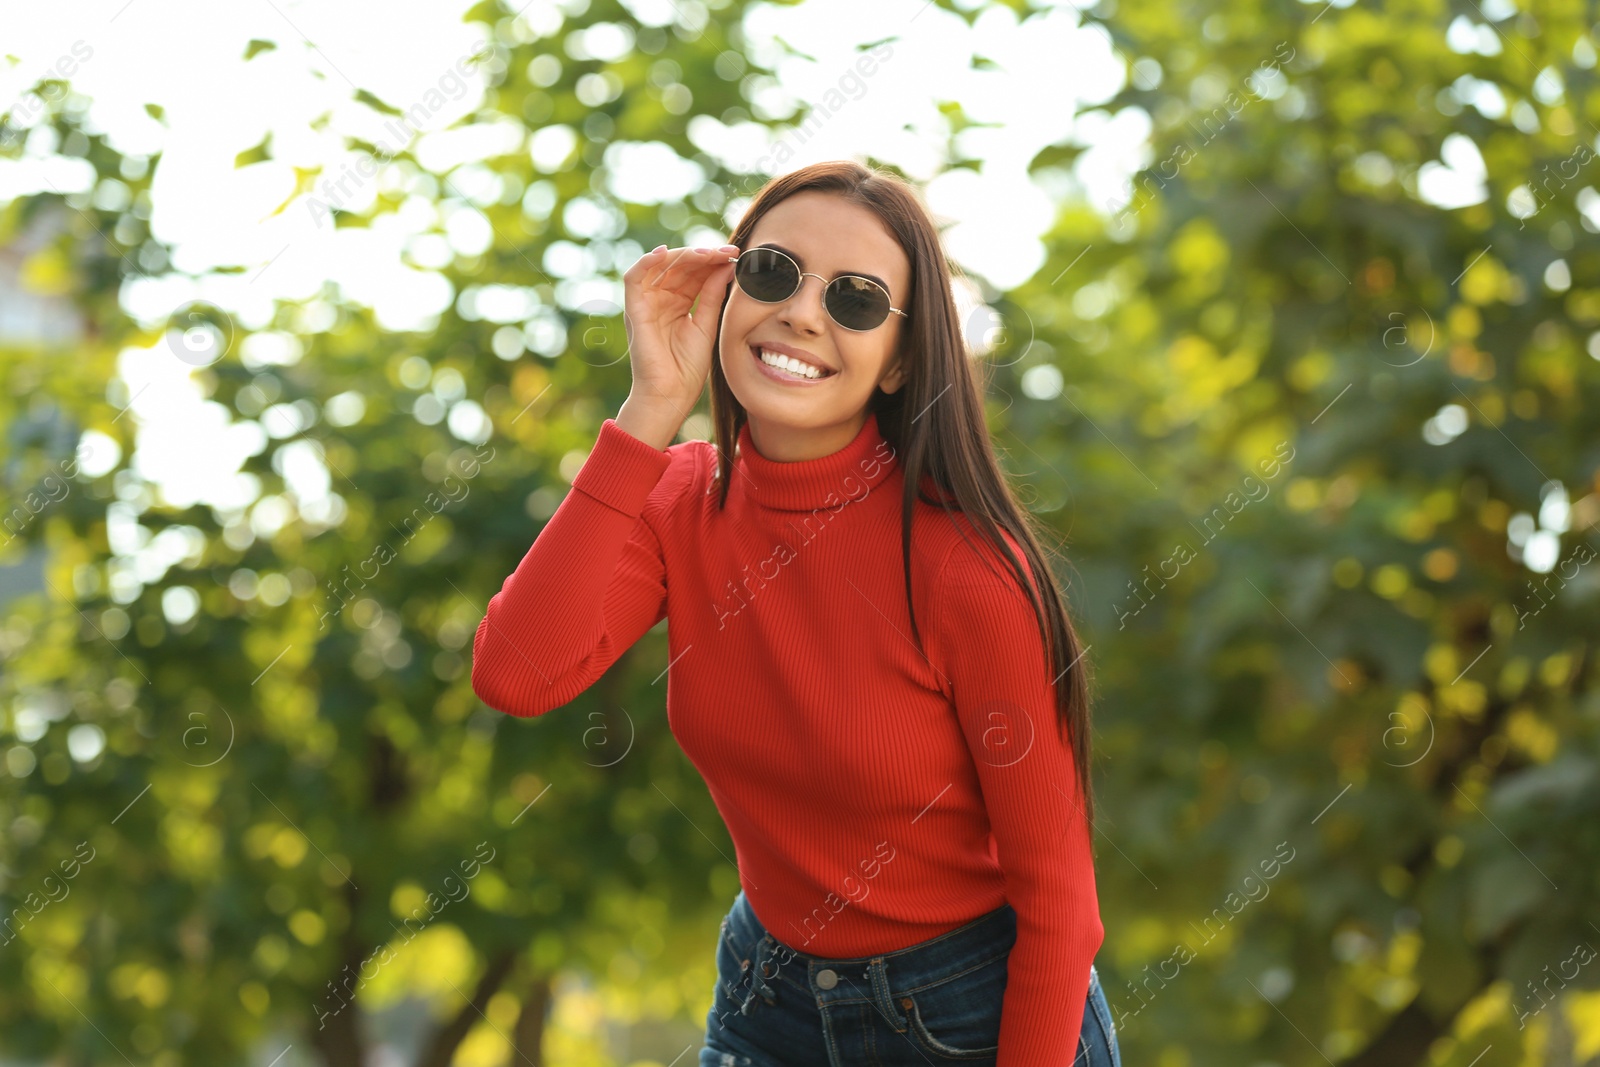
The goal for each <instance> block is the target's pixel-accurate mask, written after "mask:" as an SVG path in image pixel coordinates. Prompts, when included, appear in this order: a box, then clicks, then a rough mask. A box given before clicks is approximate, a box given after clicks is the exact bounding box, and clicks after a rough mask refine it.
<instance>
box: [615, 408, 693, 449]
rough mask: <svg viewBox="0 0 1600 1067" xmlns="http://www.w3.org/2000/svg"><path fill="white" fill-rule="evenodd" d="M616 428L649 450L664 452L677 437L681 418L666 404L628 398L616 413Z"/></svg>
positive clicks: (681, 423) (681, 421) (681, 422)
mask: <svg viewBox="0 0 1600 1067" xmlns="http://www.w3.org/2000/svg"><path fill="white" fill-rule="evenodd" d="M615 421H616V424H617V428H618V429H620V430H622V431H624V432H626V433H627V434H628V435H629V436H630V437H633V438H636V439H638V440H640V441H643V442H644V443H645V444H647V445H649V446H650V447H651V448H655V449H659V450H662V451H665V450H666V448H667V446H668V445H670V444H672V440H673V438H675V437H676V436H677V435H678V429H679V427H681V426H682V425H683V418H682V417H681V416H680V415H679V414H678V412H676V411H674V410H673V409H672V408H671V407H669V406H668V405H666V404H662V403H659V402H650V401H641V400H639V399H637V398H636V397H633V396H630V397H628V399H627V400H625V401H623V404H622V407H621V408H620V409H619V410H618V411H617V417H616V420H615Z"/></svg>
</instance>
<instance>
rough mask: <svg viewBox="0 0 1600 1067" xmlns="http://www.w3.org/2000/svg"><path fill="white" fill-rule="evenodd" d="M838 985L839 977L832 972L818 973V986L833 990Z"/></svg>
mask: <svg viewBox="0 0 1600 1067" xmlns="http://www.w3.org/2000/svg"><path fill="white" fill-rule="evenodd" d="M838 984H839V976H838V975H837V974H835V973H834V972H833V971H832V970H826V969H825V970H821V971H818V972H817V985H819V986H821V987H822V988H823V989H832V988H833V987H834V986H836V985H838Z"/></svg>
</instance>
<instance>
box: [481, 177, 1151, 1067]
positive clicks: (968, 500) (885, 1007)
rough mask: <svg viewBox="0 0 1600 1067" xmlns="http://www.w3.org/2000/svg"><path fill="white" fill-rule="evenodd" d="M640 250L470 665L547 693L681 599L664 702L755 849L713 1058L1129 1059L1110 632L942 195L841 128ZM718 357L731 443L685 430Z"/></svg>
mask: <svg viewBox="0 0 1600 1067" xmlns="http://www.w3.org/2000/svg"><path fill="white" fill-rule="evenodd" d="M623 280H624V284H625V292H626V297H625V299H626V315H625V322H626V326H627V333H628V341H629V345H630V350H631V356H632V367H633V387H632V390H631V392H630V393H629V396H628V399H627V400H626V402H624V404H623V405H622V408H621V409H620V411H619V412H618V414H617V416H616V418H615V419H607V420H606V421H605V422H604V424H603V425H602V427H601V430H600V433H599V437H598V440H597V441H596V443H595V447H594V449H593V451H592V452H591V453H590V455H589V457H588V459H587V460H586V461H585V463H584V465H583V467H582V468H581V470H580V471H579V472H578V474H577V475H576V477H575V478H574V479H573V489H574V490H576V492H572V493H568V494H567V496H566V498H565V499H564V500H563V502H562V504H561V506H560V507H559V508H558V509H557V510H556V513H555V514H554V515H553V516H552V517H551V519H550V521H549V522H548V523H547V524H546V526H545V528H544V529H543V530H542V531H541V532H540V534H539V536H538V538H537V539H536V540H535V542H534V544H533V546H532V547H531V548H530V549H529V550H528V553H527V555H526V556H525V557H524V558H523V560H522V562H521V563H520V564H519V565H518V567H517V569H516V571H515V572H514V573H513V574H512V575H511V576H510V577H509V578H508V579H507V580H506V582H505V584H504V586H503V587H502V589H501V590H500V592H499V593H497V594H496V595H495V596H494V598H493V599H492V600H491V601H490V603H489V607H488V612H487V614H486V616H485V618H484V620H483V622H482V623H481V624H480V625H479V627H478V632H477V637H476V640H475V642H474V657H473V669H472V683H473V688H474V690H475V691H476V692H477V693H478V695H479V696H480V697H481V698H482V699H483V700H484V702H485V703H487V704H488V705H490V706H491V707H494V708H498V709H500V710H502V711H505V712H507V713H509V714H512V715H540V714H543V713H544V712H546V711H549V710H551V709H552V708H556V707H560V706H561V705H563V704H565V703H567V702H568V701H570V700H572V699H573V698H574V697H576V696H577V695H578V694H579V693H581V692H583V690H584V689H586V688H587V687H588V686H589V685H590V684H591V683H593V682H594V681H595V680H596V679H597V678H599V676H600V675H601V674H602V673H603V672H604V671H605V670H606V668H608V667H609V666H610V665H611V664H612V663H613V662H615V660H616V658H617V657H618V656H619V655H620V654H621V653H622V652H623V651H624V650H625V649H627V648H628V647H629V646H631V645H632V644H633V643H634V641H636V640H637V639H638V638H639V637H640V635H642V634H643V633H644V632H645V631H646V630H647V629H649V628H650V627H651V626H653V625H655V624H656V623H657V622H659V621H660V620H661V619H663V618H666V619H669V620H670V625H669V628H668V637H669V664H670V668H669V679H668V688H667V700H666V703H667V718H668V722H669V724H670V726H671V729H672V731H673V734H674V736H675V737H676V739H677V740H678V742H679V744H680V745H681V746H682V748H683V750H684V752H685V753H686V754H687V755H688V757H689V758H690V760H692V761H693V762H694V764H695V766H696V767H697V768H698V769H699V770H700V772H701V774H702V775H703V776H704V778H705V780H706V783H707V785H708V787H709V788H710V791H711V795H712V798H713V799H714V801H715V802H716V804H717V807H718V810H719V811H720V812H721V814H722V817H723V819H724V821H725V822H726V823H727V826H728V830H729V833H730V835H731V836H732V838H733V842H734V846H735V848H736V850H737V853H738V857H737V858H738V866H739V878H740V884H741V891H740V892H739V894H738V895H737V897H736V898H735V899H734V901H733V905H732V908H731V910H730V911H729V913H728V915H727V917H726V919H725V920H724V921H723V924H722V931H721V936H720V940H719V943H718V949H717V964H718V969H719V976H718V982H717V990H716V999H715V1001H714V1003H713V1004H712V1007H711V1010H710V1012H709V1013H708V1015H707V1020H706V1037H705V1047H704V1049H703V1050H702V1051H701V1053H700V1063H701V1064H702V1065H705V1067H711V1065H733V1064H747V1065H752V1067H762V1065H778V1064H796V1065H800V1064H804V1065H813V1064H831V1065H834V1067H844V1065H847V1064H859V1063H878V1064H885V1065H889V1064H902V1063H904V1064H926V1063H947V1062H963V1063H971V1064H978V1063H991V1064H996V1065H998V1067H1022V1065H1024V1064H1027V1065H1030V1067H1031V1065H1034V1064H1050V1065H1067V1064H1076V1065H1077V1067H1104V1065H1108V1064H1119V1063H1120V1060H1119V1058H1118V1051H1117V1044H1116V1036H1115V1032H1114V1027H1113V1024H1112V1020H1111V1013H1110V1010H1109V1007H1108V1006H1107V1004H1106V1000H1105V995H1104V993H1103V992H1102V991H1101V989H1100V985H1099V980H1098V976H1097V974H1096V972H1095V970H1094V966H1093V961H1094V956H1095V952H1096V950H1097V949H1098V948H1099V946H1100V944H1101V941H1102V939H1103V935H1104V930H1103V927H1102V925H1101V922H1100V917H1099V908H1098V900H1097V897H1096V891H1095V883H1094V869H1093V860H1092V856H1091V852H1090V834H1091V831H1092V827H1093V821H1092V820H1093V812H1094V809H1093V802H1092V797H1091V794H1090V790H1089V773H1088V771H1089V711H1088V704H1089V698H1088V684H1087V680H1086V678H1085V673H1084V672H1085V668H1084V665H1083V664H1081V663H1080V662H1079V661H1078V660H1079V654H1080V649H1079V645H1078V639H1077V636H1076V634H1075V633H1074V631H1073V629H1072V626H1071V623H1070V622H1069V620H1068V618H1067V616H1066V613H1065V610H1064V608H1063V601H1062V597H1061V595H1060V593H1059V591H1058V590H1057V589H1056V586H1055V582H1054V579H1053V577H1052V576H1051V573H1050V570H1049V567H1048V566H1047V564H1046V562H1045V560H1044V557H1043V554H1042V552H1041V550H1040V548H1039V544H1038V541H1037V539H1036V537H1035V536H1034V534H1033V533H1032V531H1031V530H1030V528H1029V525H1028V521H1027V517H1026V513H1025V512H1024V511H1023V510H1022V509H1021V508H1019V507H1018V506H1017V504H1016V502H1015V501H1014V499H1013V498H1012V495H1011V493H1010V491H1009V489H1008V487H1007V485H1006V482H1005V480H1004V478H1003V476H1002V475H1001V472H1000V470H999V467H998V465H997V464H996V462H995V459H994V454H993V449H992V446H991V444H990V441H989V438H988V432H987V428H986V426H985V423H984V420H983V406H982V395H981V390H980V387H979V385H978V383H977V382H976V380H975V379H974V377H973V373H972V371H971V369H970V365H969V362H968V357H967V355H966V353H965V350H964V347H963V343H962V338H961V333H960V324H959V322H958V321H957V316H956V310H955V306H954V303H953V300H952V295H951V276H950V271H949V268H948V267H947V265H946V261H945V257H944V255H943V253H942V250H941V247H940V243H939V237H938V232H937V230H936V229H935V227H934V225H933V223H932V221H931V220H930V217H929V214H928V212H927V210H926V208H925V207H924V206H923V204H922V201H921V199H920V198H919V197H918V195H917V194H916V192H915V190H914V189H913V188H912V187H911V186H909V185H908V184H907V183H905V182H903V181H902V180H900V179H898V178H897V177H895V176H894V175H893V174H890V173H888V172H884V171H879V170H875V169H868V168H866V167H863V166H860V165H858V164H855V163H851V162H830V163H822V164H817V165H814V166H811V167H806V168H803V169H801V170H798V171H795V172H792V173H790V174H786V175H783V176H781V177H779V178H776V179H773V180H772V181H771V182H769V183H768V184H767V185H766V186H765V187H764V188H763V189H762V190H761V192H760V193H759V194H758V195H757V196H756V197H755V198H754V200H753V201H752V203H751V204H750V206H749V208H748V210H747V211H746V213H745V215H744V217H743V219H742V220H741V222H740V223H739V226H738V228H737V229H736V230H735V231H734V233H733V236H732V241H731V243H730V244H727V245H724V246H722V247H721V248H720V249H709V248H677V249H670V250H669V249H667V248H666V246H664V245H663V246H661V247H659V248H656V249H655V250H653V251H651V252H650V253H648V254H647V255H645V256H643V257H641V258H640V260H639V261H638V262H637V263H635V264H634V265H633V266H632V267H631V268H630V269H629V270H628V271H627V273H626V274H625V275H624V276H623ZM695 309H698V310H695ZM708 374H709V376H710V379H711V405H712V415H713V419H714V422H715V427H716V437H717V442H718V443H719V444H714V443H712V442H707V441H685V442H682V443H678V444H673V443H672V442H673V441H674V439H675V438H676V436H677V434H678V431H679V429H680V428H681V426H682V424H683V420H684V419H685V418H686V417H687V416H688V414H689V412H690V411H691V409H692V408H693V407H694V406H695V404H696V403H697V402H698V400H699V397H700V393H701V391H702V390H703V388H704V385H705V381H706V378H707V376H708ZM720 445H729V446H730V447H720ZM912 486H917V487H918V491H916V492H913V491H912V488H911V487H912ZM1034 575H1044V576H1045V578H1046V580H1045V581H1044V582H1042V583H1039V584H1037V585H1036V584H1035V582H1034V580H1033V576H1034ZM758 915H759V916H760V917H759V918H757V916H758Z"/></svg>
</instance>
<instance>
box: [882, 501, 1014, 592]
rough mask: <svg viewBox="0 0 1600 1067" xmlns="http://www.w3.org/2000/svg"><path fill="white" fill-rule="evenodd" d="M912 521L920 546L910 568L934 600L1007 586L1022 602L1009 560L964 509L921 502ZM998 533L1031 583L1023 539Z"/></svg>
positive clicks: (1000, 530)
mask: <svg viewBox="0 0 1600 1067" xmlns="http://www.w3.org/2000/svg"><path fill="white" fill-rule="evenodd" d="M912 524H913V525H912V531H913V533H912V539H913V541H914V542H920V544H921V545H922V551H921V552H920V553H919V554H918V556H919V560H920V565H917V566H915V567H914V571H915V572H919V573H920V577H921V580H922V583H923V584H924V585H925V586H926V587H927V589H928V590H929V591H930V592H931V593H932V594H933V599H934V601H935V602H938V601H940V600H941V599H944V600H948V599H950V597H949V596H943V597H941V595H940V594H950V593H968V592H978V593H995V592H1005V591H1008V590H1009V591H1011V592H1013V593H1015V594H1016V595H1017V596H1018V597H1020V598H1022V599H1023V600H1024V601H1026V599H1027V595H1026V593H1024V592H1023V590H1022V589H1021V587H1019V586H1018V584H1017V580H1016V576H1015V574H1014V573H1013V572H1012V569H1011V564H1010V563H1009V562H1008V561H1007V560H1006V558H1005V556H1004V554H1002V553H1001V552H1000V551H999V550H998V549H997V548H996V547H995V546H994V544H992V543H991V542H990V540H989V538H988V537H986V536H985V535H984V534H983V531H982V530H980V529H979V527H978V524H977V523H976V522H974V521H973V520H972V519H971V518H970V517H969V516H967V515H966V514H965V513H963V512H959V511H954V512H946V511H944V509H942V508H940V507H937V506H935V505H932V504H927V503H924V502H923V501H921V500H919V501H917V505H916V510H915V511H914V512H913V518H912ZM999 532H1000V536H1001V538H1002V540H1004V541H1005V543H1006V545H1007V546H1008V547H1009V548H1010V549H1011V552H1012V554H1013V555H1014V556H1015V557H1016V558H1017V561H1018V562H1019V563H1020V564H1021V565H1022V570H1023V573H1024V574H1027V575H1028V577H1029V580H1030V581H1031V580H1032V579H1033V568H1032V567H1031V566H1030V565H1029V563H1028V557H1027V555H1026V554H1024V552H1023V550H1022V544H1021V542H1019V541H1018V540H1017V538H1016V537H1014V536H1013V535H1012V534H1011V533H1010V531H1008V530H1006V529H1005V528H1004V527H1000V528H999Z"/></svg>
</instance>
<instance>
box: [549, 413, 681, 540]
mask: <svg viewBox="0 0 1600 1067" xmlns="http://www.w3.org/2000/svg"><path fill="white" fill-rule="evenodd" d="M671 463H672V456H671V455H670V454H668V453H667V452H666V451H665V450H664V449H659V448H654V447H652V446H651V445H649V444H646V443H645V442H644V441H641V440H639V439H638V438H637V437H635V436H633V435H632V434H630V433H629V432H628V431H626V430H624V429H623V428H622V427H620V426H618V425H617V420H616V419H607V420H606V421H605V422H604V423H602V424H601V426H600V434H599V436H598V437H597V438H596V439H595V443H594V449H593V450H592V451H591V452H590V453H589V458H588V459H586V460H584V462H583V467H582V468H581V469H580V470H579V471H578V474H577V477H575V478H573V479H572V488H574V489H578V490H581V491H582V492H584V493H586V494H588V495H589V496H592V497H594V498H595V499H596V500H598V501H600V503H602V504H605V505H606V506H607V507H611V508H615V509H616V510H617V511H620V512H622V513H623V514H624V515H628V516H629V517H631V518H638V517H639V515H640V513H641V512H643V511H644V505H645V501H646V500H648V499H649V497H650V492H651V490H653V489H654V488H655V487H656V483H658V482H660V481H661V476H662V475H663V474H665V473H666V472H667V467H669V466H670V465H671Z"/></svg>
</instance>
